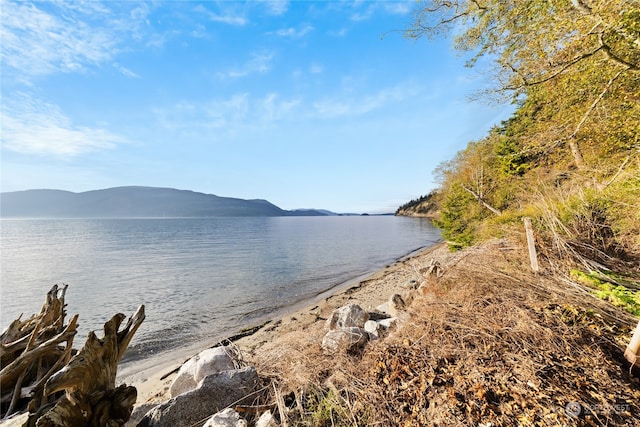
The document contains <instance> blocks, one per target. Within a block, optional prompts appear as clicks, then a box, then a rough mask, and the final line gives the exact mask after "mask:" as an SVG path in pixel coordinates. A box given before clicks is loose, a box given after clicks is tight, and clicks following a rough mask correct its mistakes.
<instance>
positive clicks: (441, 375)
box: [117, 239, 640, 427]
mask: <svg viewBox="0 0 640 427" xmlns="http://www.w3.org/2000/svg"><path fill="white" fill-rule="evenodd" d="M525 248H526V245H525V243H524V242H523V241H510V240H505V239H502V240H492V241H490V242H487V243H484V244H482V245H478V246H474V247H472V248H468V249H465V250H462V251H458V252H450V251H449V249H448V248H447V247H446V245H444V244H441V245H437V246H435V247H432V248H429V249H428V250H425V251H423V252H420V253H418V254H414V255H412V256H410V257H407V258H405V259H402V260H399V261H398V262H395V263H394V264H391V265H388V266H387V267H386V268H384V269H382V270H380V271H378V272H376V273H374V274H372V275H370V276H368V277H366V278H363V279H360V280H358V281H355V282H352V283H351V284H349V285H348V286H347V287H346V288H343V289H340V290H338V291H336V292H334V293H333V294H332V295H325V296H323V297H322V299H320V300H318V303H317V304H313V305H311V306H309V307H306V308H304V309H301V310H297V311H295V312H293V313H291V314H289V315H287V316H284V317H283V318H281V319H274V320H272V321H268V322H265V323H264V324H262V325H256V327H255V328H250V329H247V330H245V331H239V333H233V334H231V335H232V336H233V339H232V340H228V341H224V342H221V343H220V345H218V346H214V347H212V348H206V349H202V348H200V349H194V348H189V349H184V353H182V354H177V355H176V354H173V355H172V356H171V357H170V358H166V357H165V358H156V359H149V360H146V361H144V363H143V364H137V365H136V366H133V367H131V366H129V367H125V369H122V370H121V371H120V373H119V376H118V379H117V384H123V383H126V384H127V385H129V386H134V387H136V389H137V401H136V404H135V407H134V410H133V413H132V415H131V418H130V420H129V421H128V422H127V424H126V425H128V426H141V427H145V426H156V427H158V426H178V427H179V426H185V427H187V426H206V427H215V426H235V427H241V426H258V427H267V426H270V427H276V426H293V425H305V426H329V425H390V426H391V425H403V426H441V425H476V426H484V427H488V426H513V425H522V426H533V425H535V426H557V425H563V426H565V425H566V426H591V425H611V426H631V425H640V403H639V402H640V380H639V377H640V372H639V371H640V369H639V368H638V367H637V366H630V363H629V362H628V361H627V360H626V359H625V356H624V352H625V347H627V346H628V345H629V342H630V340H631V335H632V333H633V330H634V328H635V327H636V325H637V324H638V318H637V317H635V316H633V315H631V314H629V313H626V312H625V311H623V310H622V309H620V308H617V307H614V306H613V305H612V304H610V303H609V302H607V301H603V300H602V299H599V298H597V296H596V295H595V293H594V292H593V290H592V289H590V288H589V287H587V286H586V285H584V284H581V283H579V282H576V281H574V280H572V279H571V276H569V275H565V274H563V272H562V268H558V265H557V264H556V263H554V262H550V260H546V259H541V260H540V261H541V262H540V270H541V271H540V272H537V273H534V272H532V271H531V268H530V265H529V259H528V254H527V250H526V249H525ZM637 279H638V278H634V279H633V280H637Z"/></svg>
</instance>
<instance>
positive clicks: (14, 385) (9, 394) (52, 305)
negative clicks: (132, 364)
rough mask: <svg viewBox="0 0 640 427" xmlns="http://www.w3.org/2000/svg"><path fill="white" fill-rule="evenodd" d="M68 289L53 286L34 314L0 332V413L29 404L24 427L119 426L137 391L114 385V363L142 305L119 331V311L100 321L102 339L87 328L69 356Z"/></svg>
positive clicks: (20, 409) (121, 317)
mask: <svg viewBox="0 0 640 427" xmlns="http://www.w3.org/2000/svg"><path fill="white" fill-rule="evenodd" d="M66 289H67V286H66V285H65V286H64V288H62V289H59V288H58V286H57V285H55V286H53V287H52V288H51V290H50V291H49V292H48V293H47V300H46V302H45V304H44V306H43V307H42V310H41V311H40V313H39V314H38V315H33V316H31V317H30V318H29V319H27V320H25V321H22V320H21V317H22V316H20V317H19V318H18V319H17V320H15V321H13V322H12V323H11V325H9V327H7V328H6V329H5V330H4V331H3V332H2V335H0V362H1V363H2V370H1V371H0V390H2V395H1V402H0V403H1V408H2V417H3V418H5V417H8V416H10V415H11V414H14V413H16V412H23V411H25V410H27V409H28V410H29V413H30V415H29V421H28V422H27V424H26V425H28V426H57V427H71V426H96V427H97V426H100V427H104V426H122V425H124V423H125V422H126V421H127V420H128V419H129V417H130V416H131V410H132V409H133V405H134V404H135V401H136V397H137V391H136V389H135V387H128V386H126V385H121V386H120V387H116V386H115V381H116V373H117V367H118V362H119V361H120V359H121V358H122V356H123V355H124V352H125V351H126V349H127V346H128V345H129V343H130V342H131V339H132V338H133V335H134V334H135V333H136V331H137V330H138V328H139V327H140V324H141V323H142V321H143V320H144V317H145V315H144V306H140V307H139V308H138V310H137V311H136V312H135V313H134V314H133V316H131V317H130V318H129V320H128V322H127V323H126V325H125V326H124V328H122V330H119V329H120V325H121V324H122V322H123V320H124V319H125V318H126V316H125V315H124V314H122V313H118V314H116V315H115V316H113V318H111V320H109V321H108V322H106V323H105V324H104V337H103V338H102V339H99V338H98V337H97V336H96V334H95V333H94V332H90V333H89V335H88V337H87V341H86V343H85V345H84V347H83V348H82V350H80V352H78V353H77V354H76V355H75V356H73V353H74V350H73V348H72V344H73V338H74V336H75V334H76V333H77V330H76V329H77V324H78V316H77V315H76V316H74V317H73V318H72V319H71V321H70V322H69V324H68V325H67V326H64V316H65V314H66V313H65V306H66V304H65V303H64V295H65V292H66ZM63 343H64V346H63V345H62V344H63ZM72 356H73V358H72ZM62 392H64V393H62Z"/></svg>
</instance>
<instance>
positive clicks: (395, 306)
mask: <svg viewBox="0 0 640 427" xmlns="http://www.w3.org/2000/svg"><path fill="white" fill-rule="evenodd" d="M406 308H407V305H406V304H405V302H404V300H403V299H402V297H401V296H400V295H399V294H394V295H392V296H391V298H389V310H388V311H387V313H389V314H390V315H391V316H393V317H398V314H399V313H400V312H402V311H404V310H406Z"/></svg>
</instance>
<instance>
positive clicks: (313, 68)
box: [309, 64, 324, 74]
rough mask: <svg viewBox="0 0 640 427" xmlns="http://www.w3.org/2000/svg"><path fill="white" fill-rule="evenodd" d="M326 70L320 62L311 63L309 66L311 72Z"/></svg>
mask: <svg viewBox="0 0 640 427" xmlns="http://www.w3.org/2000/svg"><path fill="white" fill-rule="evenodd" d="M323 71H324V67H323V66H322V65H320V64H311V66H310V67H309V73H311V74H321V73H322V72H323Z"/></svg>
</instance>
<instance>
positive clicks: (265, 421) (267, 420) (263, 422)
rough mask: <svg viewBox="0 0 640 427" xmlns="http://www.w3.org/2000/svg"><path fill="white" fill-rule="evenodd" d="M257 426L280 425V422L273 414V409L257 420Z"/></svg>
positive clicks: (274, 426)
mask: <svg viewBox="0 0 640 427" xmlns="http://www.w3.org/2000/svg"><path fill="white" fill-rule="evenodd" d="M255 427H278V423H277V422H276V419H275V418H274V417H273V414H271V411H265V412H264V413H263V414H262V415H260V418H258V421H256V425H255Z"/></svg>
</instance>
